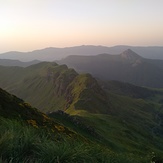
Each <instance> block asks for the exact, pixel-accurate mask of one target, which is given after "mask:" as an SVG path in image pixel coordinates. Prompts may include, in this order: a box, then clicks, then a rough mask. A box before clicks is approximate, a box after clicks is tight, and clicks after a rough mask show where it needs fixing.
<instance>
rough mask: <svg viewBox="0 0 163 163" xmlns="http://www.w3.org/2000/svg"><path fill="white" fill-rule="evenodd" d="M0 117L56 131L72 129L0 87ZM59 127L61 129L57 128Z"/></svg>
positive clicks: (61, 131) (69, 132)
mask: <svg viewBox="0 0 163 163" xmlns="http://www.w3.org/2000/svg"><path fill="white" fill-rule="evenodd" d="M2 117H3V118H5V119H10V120H17V121H19V122H24V123H25V124H26V125H31V126H33V127H35V128H38V127H39V128H47V129H48V128H49V129H53V131H55V132H56V133H66V134H68V135H69V134H73V132H72V131H70V130H68V129H67V128H66V127H64V126H62V125H61V124H59V123H57V122H55V121H54V120H52V119H50V118H49V117H48V116H47V115H45V114H44V113H42V112H40V111H39V110H37V109H36V108H33V107H32V106H31V105H30V104H28V103H26V102H24V101H23V100H22V99H20V98H17V97H16V96H14V95H11V94H9V93H8V92H6V91H4V90H2V89H1V88H0V118H2ZM60 127H62V128H63V130H59V128H60Z"/></svg>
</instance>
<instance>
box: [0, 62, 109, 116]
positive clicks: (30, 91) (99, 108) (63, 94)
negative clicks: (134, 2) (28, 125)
mask: <svg viewBox="0 0 163 163" xmlns="http://www.w3.org/2000/svg"><path fill="white" fill-rule="evenodd" d="M0 76H3V77H2V78H0V87H2V88H3V89H5V90H7V91H9V92H10V93H13V94H15V95H16V96H18V97H20V98H22V99H23V100H25V101H27V102H29V103H30V104H31V105H32V106H34V107H36V108H39V109H40V110H41V111H43V112H50V111H54V110H67V109H69V110H74V109H83V110H89V111H91V112H93V113H99V112H101V113H102V112H103V113H107V110H108V109H109V104H108V102H107V97H106V95H105V92H104V91H103V90H102V89H101V88H100V86H99V85H98V83H97V81H96V80H95V79H94V78H93V77H92V76H91V75H88V74H83V75H78V74H77V73H76V72H75V71H74V70H73V69H68V67H67V66H66V65H61V66H59V65H57V64H56V63H50V62H42V63H39V64H36V65H32V66H29V67H27V68H20V67H12V68H11V67H0ZM90 96H91V97H90ZM83 106H84V107H83Z"/></svg>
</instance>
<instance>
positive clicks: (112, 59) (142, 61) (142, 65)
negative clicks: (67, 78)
mask: <svg viewBox="0 0 163 163" xmlns="http://www.w3.org/2000/svg"><path fill="white" fill-rule="evenodd" d="M58 63H60V64H66V65H68V66H69V67H72V68H74V69H75V70H77V71H78V72H88V73H90V74H92V75H93V76H94V77H96V78H99V79H102V80H118V81H122V82H128V83H132V84H135V85H138V86H146V87H156V88H159V87H163V66H162V65H163V61H162V60H152V59H146V58H143V57H141V56H139V55H138V54H136V53H135V52H133V51H132V50H130V49H128V50H126V51H124V52H123V53H121V54H119V55H110V54H99V55H96V56H68V57H67V58H65V59H62V60H60V61H58Z"/></svg>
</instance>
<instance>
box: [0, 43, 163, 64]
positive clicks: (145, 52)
mask: <svg viewBox="0 0 163 163" xmlns="http://www.w3.org/2000/svg"><path fill="white" fill-rule="evenodd" d="M127 49H131V50H133V51H135V52H136V53H138V54H140V55H141V56H142V57H144V58H149V59H161V60H163V56H162V54H163V47H162V46H149V47H143V46H142V47H141V46H126V45H119V46H118V45H117V46H113V47H107V46H94V45H83V46H74V47H65V48H55V47H49V48H45V49H41V50H34V51H30V52H15V51H13V52H6V53H1V54H0V58H1V59H18V60H21V61H31V60H41V61H55V60H60V59H62V58H65V57H67V56H69V55H87V56H89V55H98V54H102V53H108V54H120V53H121V52H122V51H125V50H127Z"/></svg>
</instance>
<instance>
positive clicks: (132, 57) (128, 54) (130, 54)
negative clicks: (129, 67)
mask: <svg viewBox="0 0 163 163" xmlns="http://www.w3.org/2000/svg"><path fill="white" fill-rule="evenodd" d="M120 56H121V57H122V59H125V60H128V61H130V62H135V61H136V60H139V59H141V58H142V57H141V56H139V55H138V54H137V53H135V52H134V51H132V50H131V49H127V50H125V51H124V52H123V53H121V54H120Z"/></svg>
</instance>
